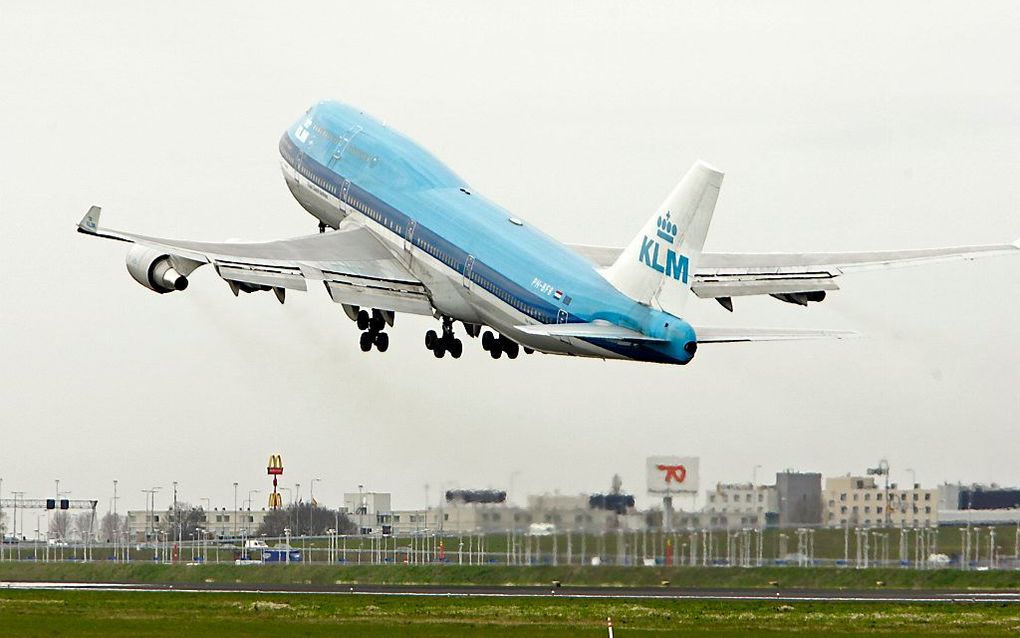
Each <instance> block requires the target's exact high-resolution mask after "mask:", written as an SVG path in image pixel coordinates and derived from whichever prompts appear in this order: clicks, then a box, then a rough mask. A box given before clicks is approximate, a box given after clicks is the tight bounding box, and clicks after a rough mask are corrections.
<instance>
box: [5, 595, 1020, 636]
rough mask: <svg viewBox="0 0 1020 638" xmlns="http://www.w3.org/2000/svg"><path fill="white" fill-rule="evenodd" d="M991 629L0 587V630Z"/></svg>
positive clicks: (698, 605) (515, 601) (678, 609)
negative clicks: (607, 625) (610, 619)
mask: <svg viewBox="0 0 1020 638" xmlns="http://www.w3.org/2000/svg"><path fill="white" fill-rule="evenodd" d="M607 616H612V617H613V620H614V624H615V626H616V635H617V636H618V637H619V638H627V636H635V635H655V636H673V635H676V636H680V635H682V636H687V637H689V636H716V637H725V636H734V637H736V636H776V635H784V634H796V635H798V636H803V637H804V638H808V637H815V636H830V635H840V636H864V635H871V634H884V635H895V636H931V635H952V636H996V635H1013V636H1015V635H1017V632H1018V631H1020V607H1018V606H1016V605H990V604H963V605H960V604H939V605H933V604H927V605H926V604H890V603H794V604H789V603H772V602H711V601H666V600H625V599H623V600H611V601H605V600H576V599H545V598H542V599H524V598H499V599H494V598H431V597H430V598H421V597H403V596H354V595H344V594H341V595H307V594H295V595H289V594H274V595H253V594H223V593H217V594H189V593H178V592H80V591H59V592H58V591H15V590H0V634H2V635H3V636H5V637H9V636H83V637H90V636H97V637H98V636H102V637H104V638H105V637H109V638H118V637H127V636H131V637H144V636H175V637H177V636H188V637H189V638H201V637H203V636H217V637H221V636H252V637H260V636H266V637H269V636H272V637H274V638H279V637H281V636H286V637H291V636H301V637H310V638H314V637H317V636H341V635H344V636H366V637H382V636H399V637H401V638H412V637H416V636H429V637H432V636H446V637H454V638H456V637H458V636H494V635H499V636H515V637H516V636H520V637H529V638H530V637H534V638H538V637H546V636H549V637H551V636H593V637H594V636H605V635H606V634H607V632H606V629H605V620H606V617H607Z"/></svg>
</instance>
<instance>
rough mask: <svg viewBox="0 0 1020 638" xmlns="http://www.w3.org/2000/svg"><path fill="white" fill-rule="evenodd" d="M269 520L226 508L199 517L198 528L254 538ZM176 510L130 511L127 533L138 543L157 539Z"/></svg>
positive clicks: (226, 535) (259, 512) (258, 513)
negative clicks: (156, 534)
mask: <svg viewBox="0 0 1020 638" xmlns="http://www.w3.org/2000/svg"><path fill="white" fill-rule="evenodd" d="M265 517H266V510H237V511H236V512H235V511H234V510H228V509H226V508H223V509H217V508H213V509H212V510H210V511H208V512H205V511H203V512H202V514H201V516H199V519H198V520H199V523H198V525H199V526H201V527H202V529H204V530H205V531H206V533H208V534H209V535H210V536H211V537H214V538H231V537H238V536H254V535H255V534H256V533H257V532H258V529H259V526H260V525H262V521H263V519H265ZM172 518H173V510H171V509H167V510H157V511H155V512H151V511H149V510H130V511H128V513H127V525H128V533H129V534H130V537H131V538H132V539H133V540H135V541H139V542H141V541H145V540H146V539H152V538H155V533H156V532H164V531H168V530H169V529H170V521H171V520H172Z"/></svg>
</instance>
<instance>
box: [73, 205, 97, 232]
mask: <svg viewBox="0 0 1020 638" xmlns="http://www.w3.org/2000/svg"><path fill="white" fill-rule="evenodd" d="M102 212H103V209H102V208H100V207H99V206H93V207H91V208H89V212H87V213H85V216H84V217H82V218H81V221H80V222H78V232H80V233H88V234H90V235H94V234H96V232H97V231H98V230H99V214H100V213H102Z"/></svg>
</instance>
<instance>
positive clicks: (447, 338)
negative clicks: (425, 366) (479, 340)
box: [425, 317, 464, 359]
mask: <svg viewBox="0 0 1020 638" xmlns="http://www.w3.org/2000/svg"><path fill="white" fill-rule="evenodd" d="M425 347H426V348H427V349H429V350H431V351H432V354H434V355H435V356H436V358H437V359H442V358H443V356H445V355H446V353H447V352H449V353H450V356H451V357H453V358H454V359H460V355H461V354H463V352H464V342H463V341H461V340H460V339H458V338H457V337H455V336H454V335H453V319H451V318H450V317H443V332H442V334H438V335H437V334H436V331H435V330H429V331H428V332H426V333H425Z"/></svg>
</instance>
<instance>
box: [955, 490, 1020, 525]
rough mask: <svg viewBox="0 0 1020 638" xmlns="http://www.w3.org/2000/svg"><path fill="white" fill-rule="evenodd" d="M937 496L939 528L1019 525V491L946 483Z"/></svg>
mask: <svg viewBox="0 0 1020 638" xmlns="http://www.w3.org/2000/svg"><path fill="white" fill-rule="evenodd" d="M938 495H939V497H938V517H939V524H940V525H1020V489H1017V488H1004V487H1000V486H998V485H996V484H994V483H993V484H992V485H979V484H974V485H961V484H959V483H955V484H954V483H944V484H943V485H940V486H939V488H938Z"/></svg>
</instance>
